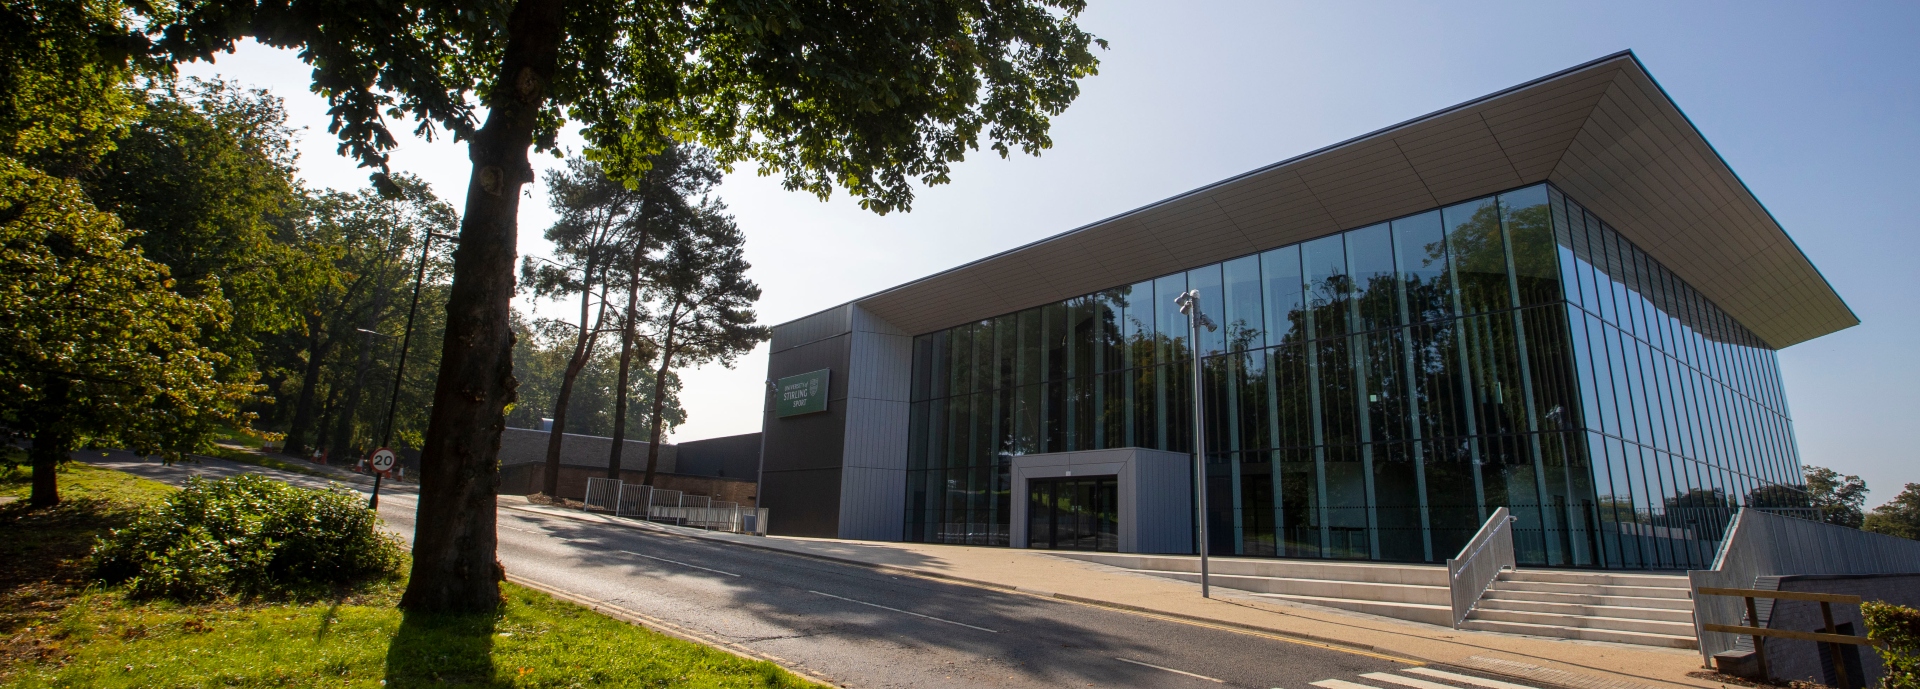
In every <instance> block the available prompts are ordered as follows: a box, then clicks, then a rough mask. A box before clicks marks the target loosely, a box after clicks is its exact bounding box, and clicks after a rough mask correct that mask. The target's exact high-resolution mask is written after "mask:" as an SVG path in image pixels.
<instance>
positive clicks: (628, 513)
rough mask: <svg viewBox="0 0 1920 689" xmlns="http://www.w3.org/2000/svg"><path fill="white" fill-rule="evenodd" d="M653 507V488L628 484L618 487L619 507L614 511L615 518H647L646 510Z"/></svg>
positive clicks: (638, 484) (645, 485) (641, 484)
mask: <svg viewBox="0 0 1920 689" xmlns="http://www.w3.org/2000/svg"><path fill="white" fill-rule="evenodd" d="M652 506H653V486H649V485H647V484H644V483H628V484H625V485H622V486H620V505H619V507H618V508H617V509H615V510H614V512H613V514H614V516H616V517H641V518H645V517H646V516H647V510H648V509H649V508H651V507H652Z"/></svg>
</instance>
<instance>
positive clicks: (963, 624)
mask: <svg viewBox="0 0 1920 689" xmlns="http://www.w3.org/2000/svg"><path fill="white" fill-rule="evenodd" d="M807 593H812V594H817V595H822V596H826V597H828V598H838V599H840V600H843V601H846V602H848V603H859V604H861V605H866V606H871V607H875V608H879V609H881V610H892V611H894V612H897V613H900V614H903V615H912V616H914V617H922V618H926V619H929V620H933V621H935V622H945V623H947V624H957V625H960V626H962V627H966V628H968V629H978V630H980V631H983V632H986V633H988V634H999V633H1000V632H998V631H994V630H992V629H988V628H986V627H975V626H973V625H970V624H967V623H965V622H955V621H953V620H945V619H941V618H938V617H934V616H932V615H922V614H920V613H917V612H914V611H912V610H901V609H899V608H889V607H887V606H884V605H880V604H878V603H868V602H866V601H863V600H854V599H852V598H847V597H844V596H836V595H833V594H831V593H820V592H819V591H811V590H809V591H807Z"/></svg>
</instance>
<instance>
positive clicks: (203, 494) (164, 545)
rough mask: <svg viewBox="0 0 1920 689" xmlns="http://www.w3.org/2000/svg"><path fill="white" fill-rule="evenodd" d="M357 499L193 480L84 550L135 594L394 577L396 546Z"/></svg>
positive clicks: (317, 587)
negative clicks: (125, 526) (130, 522)
mask: <svg viewBox="0 0 1920 689" xmlns="http://www.w3.org/2000/svg"><path fill="white" fill-rule="evenodd" d="M377 525H378V519H377V518H376V517H375V516H374V513H373V511H372V510H369V509H367V508H366V504H365V503H364V502H362V500H361V498H360V496H359V495H357V494H354V493H352V492H350V491H348V490H346V489H344V488H341V487H339V486H333V487H331V488H329V489H327V490H312V489H307V488H296V487H294V486H289V485H287V484H285V483H281V482H279V481H274V480H271V479H267V478H262V477H259V476H239V477H235V478H227V479H221V480H218V481H206V480H202V479H199V478H194V479H191V480H189V481H188V483H187V486H186V487H185V488H183V489H181V490H180V491H179V492H176V493H173V494H172V495H169V496H168V497H167V499H166V501H165V502H164V503H162V504H161V505H160V506H159V508H158V509H156V510H154V511H152V512H149V513H146V514H143V515H141V516H140V517H139V518H138V519H135V520H134V522H133V523H132V524H130V525H128V526H127V528H124V529H116V530H114V531H113V532H111V533H110V534H109V535H108V536H107V537H105V538H102V539H100V541H99V542H98V543H97V544H96V545H95V546H94V551H93V567H94V573H95V575H96V576H98V577H99V578H101V579H102V580H105V581H107V582H110V583H121V582H125V583H126V584H127V586H128V593H129V595H131V596H133V597H136V598H155V597H159V598H172V599H175V600H183V601H185V600H203V599H207V598H216V597H222V596H269V595H311V594H316V593H323V592H325V591H328V590H332V589H335V588H339V587H343V586H352V585H354V584H358V583H362V582H365V581H368V580H372V579H377V578H381V577H386V576H390V575H394V574H397V573H399V571H400V569H401V565H402V563H403V561H404V559H405V556H404V555H403V554H402V550H401V547H400V544H399V541H398V540H397V539H395V538H394V537H392V536H389V535H386V534H383V533H380V532H379V530H378V528H377Z"/></svg>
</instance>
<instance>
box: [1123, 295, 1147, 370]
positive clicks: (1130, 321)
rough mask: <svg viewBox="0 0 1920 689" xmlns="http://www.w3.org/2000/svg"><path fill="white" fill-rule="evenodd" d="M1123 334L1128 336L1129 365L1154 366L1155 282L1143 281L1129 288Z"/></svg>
mask: <svg viewBox="0 0 1920 689" xmlns="http://www.w3.org/2000/svg"><path fill="white" fill-rule="evenodd" d="M1121 316H1122V317H1123V318H1125V319H1126V325H1125V327H1124V328H1123V335H1124V336H1125V337H1126V338H1127V350H1128V352H1129V354H1128V355H1127V365H1128V366H1152V365H1153V350H1154V339H1155V338H1154V324H1155V322H1156V321H1155V320H1154V308H1153V283H1152V282H1142V283H1137V284H1135V285H1133V286H1132V287H1128V288H1127V308H1126V311H1125V312H1124V313H1122V314H1121Z"/></svg>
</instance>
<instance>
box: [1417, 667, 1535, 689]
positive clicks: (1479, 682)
mask: <svg viewBox="0 0 1920 689" xmlns="http://www.w3.org/2000/svg"><path fill="white" fill-rule="evenodd" d="M1406 672H1412V673H1416V674H1421V675H1426V676H1428V677H1438V678H1440V679H1444V680H1447V681H1450V682H1460V683H1463V684H1472V685H1476V686H1482V687H1486V688H1487V689H1534V687H1529V686H1527V685H1525V684H1513V683H1510V682H1502V681H1499V680H1492V679H1480V678H1479V677H1471V676H1468V675H1461V674H1455V673H1452V672H1442V671H1440V670H1435V669H1433V668H1426V667H1410V668H1407V669H1406Z"/></svg>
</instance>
